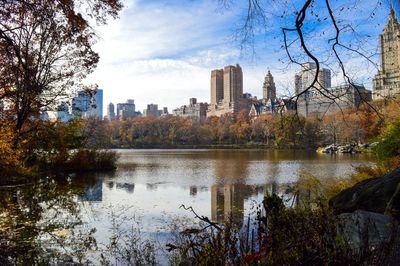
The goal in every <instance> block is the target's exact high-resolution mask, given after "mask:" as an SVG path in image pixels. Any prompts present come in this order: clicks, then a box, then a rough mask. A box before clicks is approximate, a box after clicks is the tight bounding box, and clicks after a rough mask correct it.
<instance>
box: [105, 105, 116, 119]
mask: <svg viewBox="0 0 400 266" xmlns="http://www.w3.org/2000/svg"><path fill="white" fill-rule="evenodd" d="M107 117H108V119H110V120H114V119H115V106H114V104H113V103H109V104H108V107H107Z"/></svg>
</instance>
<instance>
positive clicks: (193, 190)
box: [189, 186, 197, 196]
mask: <svg viewBox="0 0 400 266" xmlns="http://www.w3.org/2000/svg"><path fill="white" fill-rule="evenodd" d="M189 190H190V196H196V195H197V187H196V186H190V188H189Z"/></svg>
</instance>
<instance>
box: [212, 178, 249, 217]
mask: <svg viewBox="0 0 400 266" xmlns="http://www.w3.org/2000/svg"><path fill="white" fill-rule="evenodd" d="M255 190H256V188H255V187H253V186H249V185H243V184H234V185H213V186H211V220H212V221H214V222H218V223H223V222H225V221H228V220H229V219H230V218H232V220H233V222H235V223H238V224H242V222H243V218H244V214H243V211H244V200H245V199H246V198H248V197H249V196H251V195H252V194H253V193H254V192H255Z"/></svg>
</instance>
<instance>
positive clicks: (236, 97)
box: [207, 64, 251, 116]
mask: <svg viewBox="0 0 400 266" xmlns="http://www.w3.org/2000/svg"><path fill="white" fill-rule="evenodd" d="M250 103H251V101H249V99H247V98H245V97H244V96H243V72H242V68H241V67H240V66H239V65H238V64H237V65H236V66H226V67H224V69H216V70H213V71H211V101H210V105H209V108H208V112H207V116H221V115H224V114H237V113H238V112H239V111H240V110H242V109H250Z"/></svg>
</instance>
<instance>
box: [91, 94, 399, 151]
mask: <svg viewBox="0 0 400 266" xmlns="http://www.w3.org/2000/svg"><path fill="white" fill-rule="evenodd" d="M399 100H400V99H395V100H392V101H388V102H373V103H372V104H364V105H361V106H360V107H359V108H354V109H345V110H342V111H339V112H336V113H333V114H326V115H323V116H321V117H315V116H309V117H302V116H300V115H298V114H296V113H294V112H286V113H279V112H278V113H274V114H264V115H260V116H258V117H256V118H255V117H250V116H249V114H248V112H247V111H245V110H242V111H241V112H239V113H238V114H237V115H236V116H232V115H231V114H227V115H224V116H221V117H208V118H207V119H205V120H204V121H200V120H199V119H197V118H183V117H179V116H172V115H166V116H161V117H153V116H148V117H136V118H128V119H125V120H112V121H108V120H105V121H95V120H88V121H86V127H87V128H88V130H89V131H90V132H91V134H90V136H92V138H91V140H90V141H89V142H90V143H91V144H92V145H98V146H102V147H112V148H152V147H256V148H265V147H268V148H293V149H316V148H317V147H318V146H324V145H328V144H337V145H340V144H342V145H344V144H363V143H368V142H375V141H378V140H379V139H378V136H379V135H380V134H383V133H384V132H385V131H386V130H387V129H388V128H389V127H390V125H391V124H393V123H395V122H396V121H397V119H398V115H399V108H398V105H399ZM383 114H384V115H383Z"/></svg>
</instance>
